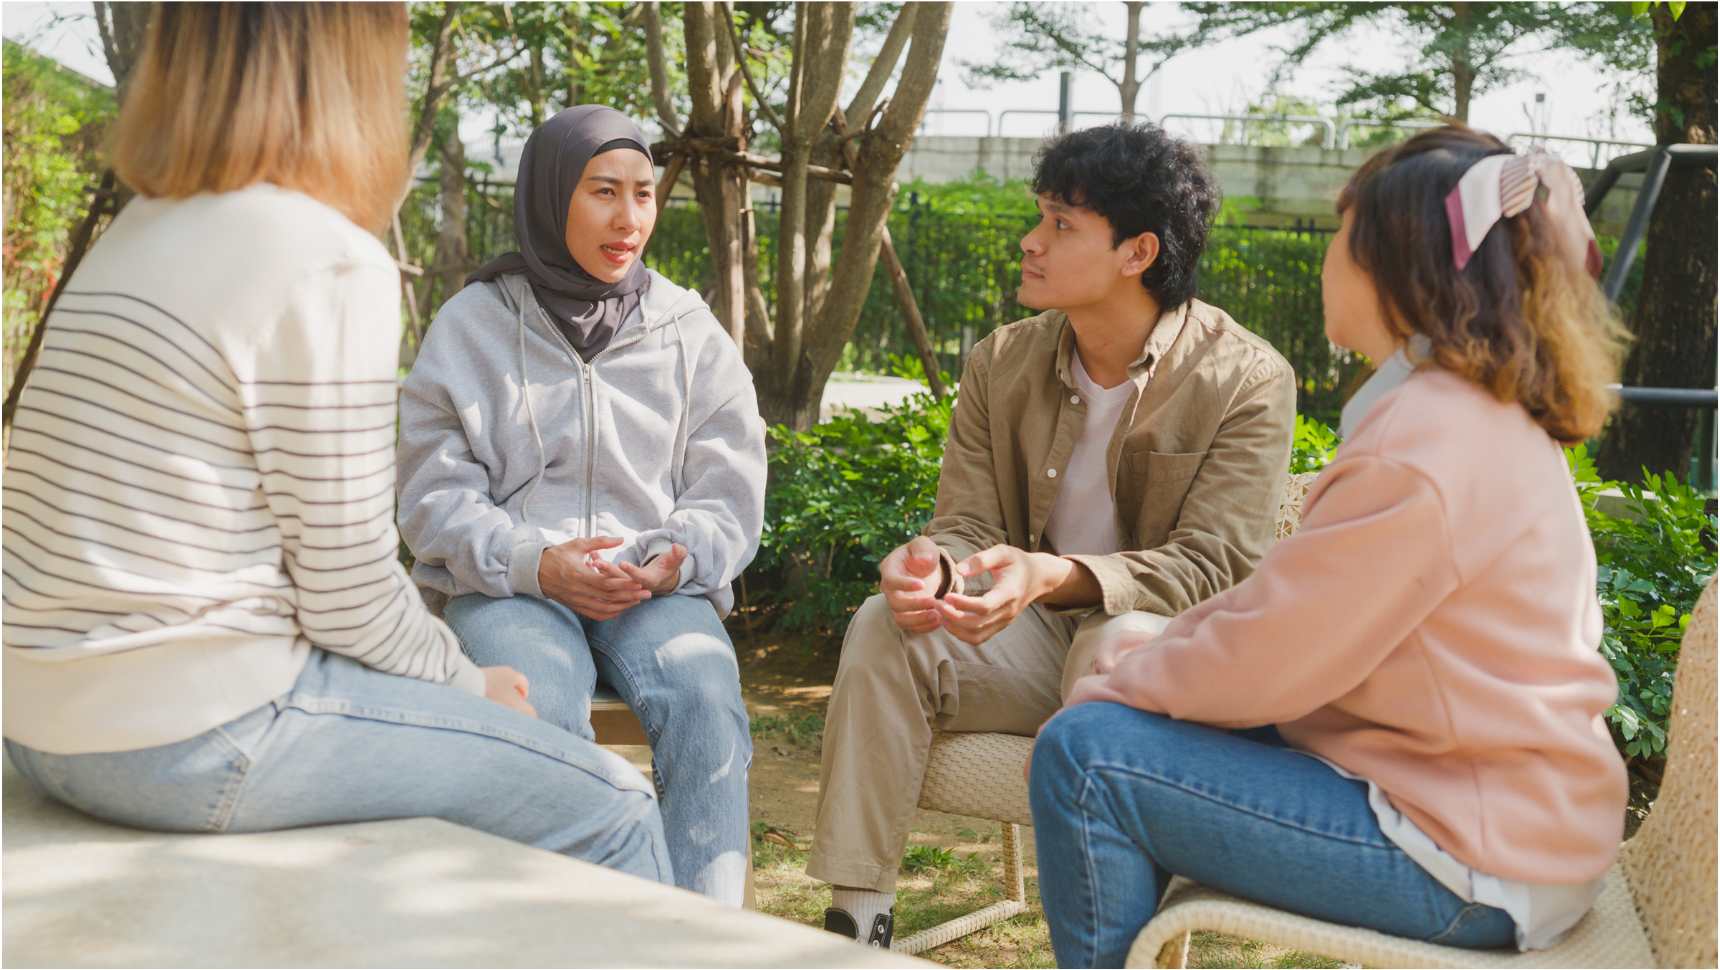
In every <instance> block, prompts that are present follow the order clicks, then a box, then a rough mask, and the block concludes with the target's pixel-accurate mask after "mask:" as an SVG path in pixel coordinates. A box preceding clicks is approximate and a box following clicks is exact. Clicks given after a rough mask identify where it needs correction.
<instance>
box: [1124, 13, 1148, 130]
mask: <svg viewBox="0 0 1720 970" xmlns="http://www.w3.org/2000/svg"><path fill="white" fill-rule="evenodd" d="M1123 6H1124V8H1126V9H1127V10H1128V18H1129V26H1128V34H1127V37H1126V38H1125V39H1124V41H1123V83H1121V84H1119V85H1117V92H1118V93H1119V94H1120V95H1122V100H1123V124H1125V125H1131V124H1134V123H1135V100H1136V98H1137V97H1139V95H1140V93H1141V82H1140V73H1139V67H1138V65H1137V63H1136V62H1137V61H1139V60H1140V56H1141V8H1142V7H1144V6H1146V4H1145V3H1144V2H1142V0H1126V2H1125V3H1124V4H1123Z"/></svg>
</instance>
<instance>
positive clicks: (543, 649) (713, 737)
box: [443, 594, 752, 906]
mask: <svg viewBox="0 0 1720 970" xmlns="http://www.w3.org/2000/svg"><path fill="white" fill-rule="evenodd" d="M443 619H445V620H447V622H448V626H449V627H450V628H452V629H453V631H454V633H455V634H457V635H458V636H459V638H460V642H461V643H462V644H463V645H464V646H465V649H466V653H467V655H468V656H470V657H471V658H472V659H473V660H474V661H476V662H477V663H478V664H480V665H482V666H495V665H498V664H505V665H507V666H510V667H513V668H514V669H516V670H518V671H519V672H520V673H522V674H525V676H526V680H527V681H528V682H529V683H530V695H531V696H530V700H531V703H532V706H534V707H536V708H537V712H538V716H539V717H541V718H543V719H544V720H545V721H547V722H549V723H550V724H554V725H556V726H558V727H561V728H565V729H566V730H568V731H571V732H573V733H574V734H577V735H579V736H580V737H582V738H591V737H592V736H593V734H592V729H591V695H592V691H593V690H594V689H595V687H596V685H597V682H598V681H599V680H601V681H602V682H603V683H605V684H607V685H608V686H610V687H611V688H613V689H614V690H615V692H616V693H617V694H620V695H621V698H622V700H624V701H626V702H627V706H628V707H630V708H632V709H633V712H634V713H635V714H637V715H638V716H639V721H640V723H641V724H643V725H644V727H645V735H646V737H647V738H648V739H649V740H650V742H651V757H652V764H653V766H654V774H655V775H656V778H657V791H658V798H659V802H660V804H661V806H662V810H663V829H664V832H665V834H666V835H667V836H668V844H669V858H670V859H671V860H672V861H673V863H674V867H675V882H676V885H678V886H680V887H682V888H683V889H690V890H692V891H694V892H697V893H702V894H704V895H706V896H709V897H711V898H712V899H715V900H717V901H719V902H722V903H727V904H729V905H731V906H740V905H741V902H742V900H743V897H744V895H745V892H746V872H747V841H748V839H749V838H750V836H749V834H748V829H747V772H748V770H749V768H750V767H751V765H752V733H751V729H750V725H749V721H748V718H747V709H746V704H745V702H744V701H742V699H741V682H740V666H739V664H737V663H736V661H735V648H734V645H733V644H732V643H730V642H729V636H728V633H727V632H726V631H724V629H723V623H722V620H721V619H719V618H718V616H717V611H716V610H715V609H714V608H713V607H712V606H711V604H710V602H709V601H708V600H705V599H703V598H702V597H694V596H660V597H654V598H652V599H649V600H646V601H645V602H643V603H640V604H639V605H637V606H635V607H633V608H632V609H629V610H628V611H626V612H625V613H622V614H621V615H620V616H617V617H616V618H614V619H612V620H605V621H602V622H598V621H595V620H588V619H585V618H584V617H581V616H579V615H578V614H576V613H574V612H573V611H572V610H570V609H568V608H567V607H565V606H563V605H561V604H560V603H557V602H554V601H552V600H543V599H537V598H535V597H530V596H513V597H508V598H506V599H491V598H490V597H487V596H482V595H478V594H473V595H468V596H459V597H455V598H454V599H453V600H451V601H450V602H449V603H448V606H447V608H446V609H445V610H444V612H443Z"/></svg>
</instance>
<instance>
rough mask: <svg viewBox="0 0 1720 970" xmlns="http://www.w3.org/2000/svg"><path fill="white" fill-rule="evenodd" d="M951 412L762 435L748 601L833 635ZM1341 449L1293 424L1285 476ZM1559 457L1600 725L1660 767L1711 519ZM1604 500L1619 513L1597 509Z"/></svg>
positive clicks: (1708, 566)
mask: <svg viewBox="0 0 1720 970" xmlns="http://www.w3.org/2000/svg"><path fill="white" fill-rule="evenodd" d="M895 366H896V367H897V368H898V369H901V370H907V369H909V368H910V367H911V366H912V363H911V362H904V361H897V362H896V365H895ZM952 404H953V399H947V400H945V401H943V402H941V403H940V402H937V401H935V400H933V399H932V398H931V396H930V395H918V396H915V397H913V398H911V399H909V400H908V401H906V402H904V403H903V404H901V405H898V406H896V407H894V408H890V409H887V410H886V411H885V412H884V413H883V414H882V415H881V416H880V417H879V418H878V419H877V420H875V421H874V420H869V419H868V418H867V417H865V416H864V415H863V414H860V413H858V412H848V413H845V414H843V415H841V416H839V417H837V418H835V419H833V420H831V421H828V422H825V423H824V424H820V425H818V426H817V427H815V428H813V429H812V430H811V431H807V432H802V433H795V432H792V431H789V430H788V429H786V428H783V427H780V426H779V427H776V428H773V429H771V437H772V440H773V442H774V444H775V446H776V447H775V450H774V452H773V453H772V455H771V459H770V471H771V484H770V489H769V491H768V492H767V493H766V497H765V522H766V524H765V533H764V540H763V544H762V549H761V552H760V554H759V558H758V561H757V562H756V563H755V564H754V567H753V572H752V579H753V581H754V582H755V583H757V584H758V585H759V586H761V587H768V588H769V590H770V591H769V592H765V593H762V594H760V593H756V592H755V593H754V594H753V600H752V605H756V606H764V607H767V608H769V609H771V610H772V611H773V612H774V613H775V614H776V616H777V619H778V622H779V623H780V624H782V625H783V626H785V627H787V628H789V629H796V630H814V631H823V632H827V633H832V634H836V633H840V632H841V629H842V628H843V626H845V624H846V623H847V618H848V616H849V615H851V614H852V613H853V611H854V610H855V609H856V608H857V607H858V606H859V605H860V603H861V602H863V601H864V600H865V599H866V597H867V596H870V595H871V594H872V592H873V591H874V590H875V588H876V583H877V568H878V562H879V561H880V560H882V559H883V557H884V556H885V555H887V554H888V553H889V552H890V551H891V550H892V549H894V548H896V546H898V545H900V544H902V543H903V542H906V541H907V540H909V539H911V538H912V537H913V536H914V535H916V534H918V532H919V530H920V528H921V527H923V526H924V524H925V523H926V521H927V520H928V519H930V517H931V514H932V508H933V504H934V502H935V499H936V496H937V483H938V468H939V461H940V459H941V457H942V449H943V442H944V438H945V435H946V434H947V432H948V429H949V420H950V412H951V406H952ZM1337 445H1338V437H1337V434H1336V433H1335V432H1334V431H1333V430H1332V429H1331V428H1330V427H1328V426H1326V425H1324V424H1322V423H1321V422H1320V421H1318V420H1315V419H1312V418H1309V417H1306V416H1303V415H1298V416H1297V418H1296V432H1295V439H1294V443H1293V446H1292V450H1291V458H1290V470H1291V471H1294V472H1309V471H1318V470H1320V469H1321V468H1323V467H1325V465H1326V464H1327V463H1328V462H1329V461H1330V460H1331V458H1332V455H1333V454H1334V453H1335V451H1336V450H1337ZM1566 456H1567V459H1568V461H1569V464H1570V468H1571V474H1572V477H1573V479H1574V480H1575V482H1576V487H1577V492H1578V494H1579V496H1580V497H1581V498H1582V502H1583V511H1584V515H1585V516H1586V518H1587V521H1588V526H1589V531H1590V534H1591V535H1592V537H1593V540H1594V545H1595V554H1596V558H1597V560H1598V562H1599V574H1598V584H1597V593H1598V595H1599V598H1600V603H1601V611H1602V616H1603V618H1604V622H1605V630H1604V633H1603V635H1602V640H1601V645H1600V650H1601V653H1602V655H1603V656H1605V657H1606V658H1607V662H1608V663H1610V664H1611V665H1612V668H1613V670H1614V672H1615V673H1616V674H1617V676H1618V680H1619V696H1618V702H1617V703H1616V704H1614V705H1613V706H1612V707H1611V708H1610V709H1609V710H1608V711H1607V722H1608V724H1609V725H1610V726H1611V728H1612V730H1613V732H1614V735H1615V740H1616V741H1617V743H1618V746H1619V750H1620V751H1622V752H1624V754H1625V756H1626V757H1627V758H1631V759H1642V760H1650V759H1654V758H1658V757H1661V756H1662V755H1664V753H1665V750H1666V728H1667V717H1668V714H1669V712H1670V710H1671V701H1672V685H1673V674H1674V671H1675V669H1676V667H1677V663H1678V650H1679V644H1680V639H1681V637H1682V635H1683V632H1684V628H1685V626H1686V625H1688V624H1689V622H1690V611H1691V610H1692V609H1693V608H1694V607H1695V604H1696V598H1697V596H1698V595H1699V594H1700V593H1701V591H1702V587H1703V585H1704V584H1705V583H1706V582H1707V580H1708V578H1709V577H1710V576H1712V575H1713V574H1714V571H1715V560H1714V552H1713V549H1714V543H1715V534H1716V520H1715V516H1714V514H1713V513H1711V512H1709V511H1708V510H1707V499H1706V497H1705V496H1704V495H1703V494H1702V493H1701V492H1698V491H1697V490H1696V489H1694V488H1692V487H1691V486H1690V485H1687V484H1685V483H1683V482H1681V481H1679V480H1678V479H1677V478H1674V477H1672V476H1670V475H1665V476H1662V475H1654V474H1646V473H1645V475H1644V479H1643V484H1642V485H1635V484H1631V483H1621V482H1610V481H1603V480H1601V479H1600V478H1599V476H1598V475H1597V474H1596V472H1595V465H1594V461H1593V459H1592V458H1591V457H1590V456H1589V453H1588V451H1587V449H1586V448H1584V447H1582V446H1578V447H1575V448H1571V449H1567V451H1566ZM1609 490H1616V491H1617V492H1618V493H1619V495H1620V496H1621V500H1620V501H1621V502H1622V505H1623V509H1624V514H1620V515H1614V514H1609V513H1607V512H1604V511H1602V510H1601V509H1600V507H1599V504H1598V502H1599V498H1600V496H1601V495H1602V493H1603V492H1607V491H1609Z"/></svg>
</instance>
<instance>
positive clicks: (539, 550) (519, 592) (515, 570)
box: [508, 539, 549, 599]
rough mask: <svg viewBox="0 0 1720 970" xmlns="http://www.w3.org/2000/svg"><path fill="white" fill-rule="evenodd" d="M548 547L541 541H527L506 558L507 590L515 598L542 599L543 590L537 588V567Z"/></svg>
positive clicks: (547, 544) (516, 547)
mask: <svg viewBox="0 0 1720 970" xmlns="http://www.w3.org/2000/svg"><path fill="white" fill-rule="evenodd" d="M548 547H549V543H547V542H545V541H544V540H542V539H527V540H526V541H524V542H521V543H519V544H518V545H516V546H514V551H513V553H512V554H511V555H509V556H508V589H510V590H512V591H513V593H514V595H515V596H535V597H537V598H538V599H543V590H542V589H541V588H539V586H538V565H539V563H540V562H541V561H542V559H543V551H544V549H546V548H548Z"/></svg>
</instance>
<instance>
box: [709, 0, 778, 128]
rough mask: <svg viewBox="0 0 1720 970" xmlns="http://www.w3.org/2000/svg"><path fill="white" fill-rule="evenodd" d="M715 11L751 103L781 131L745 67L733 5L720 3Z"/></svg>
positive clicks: (762, 94)
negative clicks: (738, 66)
mask: <svg viewBox="0 0 1720 970" xmlns="http://www.w3.org/2000/svg"><path fill="white" fill-rule="evenodd" d="M717 9H718V11H719V12H720V13H721V15H722V18H723V23H725V24H727V25H728V28H729V43H730V44H732V45H733V46H734V49H735V63H736V64H738V65H740V69H741V77H742V78H745V79H746V82H747V90H749V91H751V92H752V96H753V103H754V104H756V105H758V110H759V111H760V112H761V113H762V114H763V115H764V117H765V120H766V121H768V122H770V123H771V125H772V126H774V127H775V128H776V130H777V131H782V130H783V124H782V118H780V117H778V116H777V113H776V112H775V111H774V110H773V109H772V108H771V106H770V102H769V101H766V100H765V97H764V92H762V91H760V90H759V86H758V82H757V81H754V80H753V75H752V68H750V67H747V48H746V45H745V44H742V43H741V34H740V31H739V30H737V29H736V28H735V6H734V4H733V3H721V4H718V5H717Z"/></svg>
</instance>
